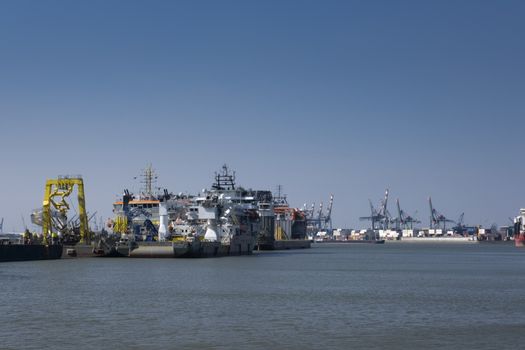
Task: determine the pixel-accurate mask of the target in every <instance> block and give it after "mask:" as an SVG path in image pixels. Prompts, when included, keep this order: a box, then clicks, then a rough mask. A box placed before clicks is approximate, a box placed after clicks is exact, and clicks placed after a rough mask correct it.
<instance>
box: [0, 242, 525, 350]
mask: <svg viewBox="0 0 525 350" xmlns="http://www.w3.org/2000/svg"><path fill="white" fill-rule="evenodd" d="M0 296H1V304H0V336H1V337H0V349H45V348H50V349H101V348H104V349H115V350H116V349H175V348H177V349H181V348H191V349H200V348H216V349H229V348H239V349H240V348H243V349H244V348H260V349H267V348H286V349H320V348H325V349H326V348H328V349H330V348H333V349H336V348H339V349H348V348H354V349H362V348H366V349H422V348H426V349H443V348H448V349H496V348H498V349H519V348H523V346H524V344H525V250H519V249H516V248H514V247H513V246H511V245H506V244H470V245H468V244H440V245H438V244H422V243H419V244H418V243H405V244H403V243H391V244H388V242H387V244H385V245H383V246H381V245H375V246H369V245H334V244H331V245H321V246H314V247H313V248H312V249H310V250H301V251H287V252H270V253H261V254H255V255H254V256H251V257H231V258H230V257H228V258H217V259H201V260H165V259H164V260H157V259H151V260H140V259H129V260H126V259H96V258H92V259H77V260H57V261H38V262H19V263H2V264H0Z"/></svg>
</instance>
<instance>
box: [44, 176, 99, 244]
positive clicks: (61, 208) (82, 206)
mask: <svg viewBox="0 0 525 350" xmlns="http://www.w3.org/2000/svg"><path fill="white" fill-rule="evenodd" d="M75 186H77V192H78V194H77V198H78V218H79V231H80V240H81V241H82V242H84V243H87V242H89V241H91V236H90V233H89V228H88V218H87V213H86V199H85V195H84V180H83V179H82V177H81V176H73V177H70V176H59V177H58V178H57V179H49V180H47V182H46V188H45V192H44V201H43V202H42V233H43V235H44V241H45V242H48V240H49V236H50V235H51V233H52V230H53V224H52V217H53V215H52V213H51V210H52V208H53V209H55V210H56V211H58V212H59V213H60V214H62V215H63V216H65V215H66V213H67V211H68V210H69V209H70V208H69V204H68V203H67V202H66V198H68V197H69V196H70V195H71V193H72V192H73V189H74V187H75Z"/></svg>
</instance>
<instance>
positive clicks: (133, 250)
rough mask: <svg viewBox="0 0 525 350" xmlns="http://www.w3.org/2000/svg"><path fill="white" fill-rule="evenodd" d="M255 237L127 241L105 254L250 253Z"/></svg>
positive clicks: (190, 255)
mask: <svg viewBox="0 0 525 350" xmlns="http://www.w3.org/2000/svg"><path fill="white" fill-rule="evenodd" d="M254 241H255V240H254V238H253V237H235V238H233V239H232V241H231V243H230V244H223V243H221V242H209V241H199V240H195V241H191V242H189V241H181V242H126V243H118V244H116V245H115V246H114V247H112V248H111V249H110V250H109V251H108V252H107V253H105V254H104V256H107V257H130V258H212V257H221V256H230V255H250V254H252V252H253V249H254V246H255V244H254Z"/></svg>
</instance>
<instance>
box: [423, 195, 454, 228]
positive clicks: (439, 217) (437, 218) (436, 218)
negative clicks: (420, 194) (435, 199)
mask: <svg viewBox="0 0 525 350" xmlns="http://www.w3.org/2000/svg"><path fill="white" fill-rule="evenodd" d="M428 204H429V206H430V228H431V229H435V228H440V224H441V225H442V227H441V228H442V229H443V230H446V227H447V223H454V220H450V219H448V218H447V217H445V215H443V214H441V213H440V212H438V211H437V210H436V209H434V207H433V206H432V198H431V197H428Z"/></svg>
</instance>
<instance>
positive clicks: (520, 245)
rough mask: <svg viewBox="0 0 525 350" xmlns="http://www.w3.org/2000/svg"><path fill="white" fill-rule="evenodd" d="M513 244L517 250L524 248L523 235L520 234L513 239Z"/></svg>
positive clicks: (524, 237) (524, 238)
mask: <svg viewBox="0 0 525 350" xmlns="http://www.w3.org/2000/svg"><path fill="white" fill-rule="evenodd" d="M514 244H515V246H516V247H518V248H523V247H525V234H523V233H520V234H519V235H517V236H516V237H515V238H514Z"/></svg>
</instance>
